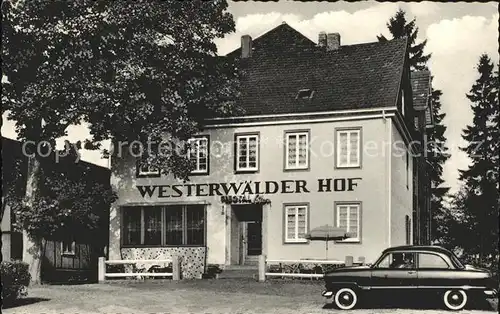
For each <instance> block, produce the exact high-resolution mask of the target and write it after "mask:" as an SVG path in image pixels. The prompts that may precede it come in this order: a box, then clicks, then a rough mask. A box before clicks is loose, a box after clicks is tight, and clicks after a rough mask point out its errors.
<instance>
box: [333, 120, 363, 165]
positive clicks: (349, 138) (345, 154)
mask: <svg viewBox="0 0 500 314" xmlns="http://www.w3.org/2000/svg"><path fill="white" fill-rule="evenodd" d="M336 139H337V145H336V146H337V156H336V157H337V158H336V159H337V168H359V167H361V129H352V130H337V136H336Z"/></svg>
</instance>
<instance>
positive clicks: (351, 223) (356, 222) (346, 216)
mask: <svg viewBox="0 0 500 314" xmlns="http://www.w3.org/2000/svg"><path fill="white" fill-rule="evenodd" d="M335 224H336V226H337V227H339V228H341V229H344V230H345V231H346V232H347V233H349V234H350V237H349V238H348V239H345V240H343V241H342V242H360V241H361V204H359V203H349V204H347V203H341V204H336V205H335Z"/></svg>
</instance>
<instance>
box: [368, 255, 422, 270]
mask: <svg viewBox="0 0 500 314" xmlns="http://www.w3.org/2000/svg"><path fill="white" fill-rule="evenodd" d="M377 268H384V269H413V268H415V254H414V253H390V254H387V255H386V256H385V257H384V258H383V259H382V260H381V261H380V263H378V265H377Z"/></svg>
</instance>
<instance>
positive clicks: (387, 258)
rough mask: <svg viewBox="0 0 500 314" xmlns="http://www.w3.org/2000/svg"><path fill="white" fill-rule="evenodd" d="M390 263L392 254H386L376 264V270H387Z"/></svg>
mask: <svg viewBox="0 0 500 314" xmlns="http://www.w3.org/2000/svg"><path fill="white" fill-rule="evenodd" d="M391 261H392V254H387V255H386V256H385V257H384V258H383V259H382V260H381V261H380V262H379V263H378V264H377V268H389V266H390V265H391Z"/></svg>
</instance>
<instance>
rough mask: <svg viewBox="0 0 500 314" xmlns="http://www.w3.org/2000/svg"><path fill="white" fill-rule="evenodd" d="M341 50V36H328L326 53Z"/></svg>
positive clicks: (334, 34) (337, 34) (335, 34)
mask: <svg viewBox="0 0 500 314" xmlns="http://www.w3.org/2000/svg"><path fill="white" fill-rule="evenodd" d="M339 48H340V34H339V33H330V34H328V35H326V51H333V50H338V49H339Z"/></svg>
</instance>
